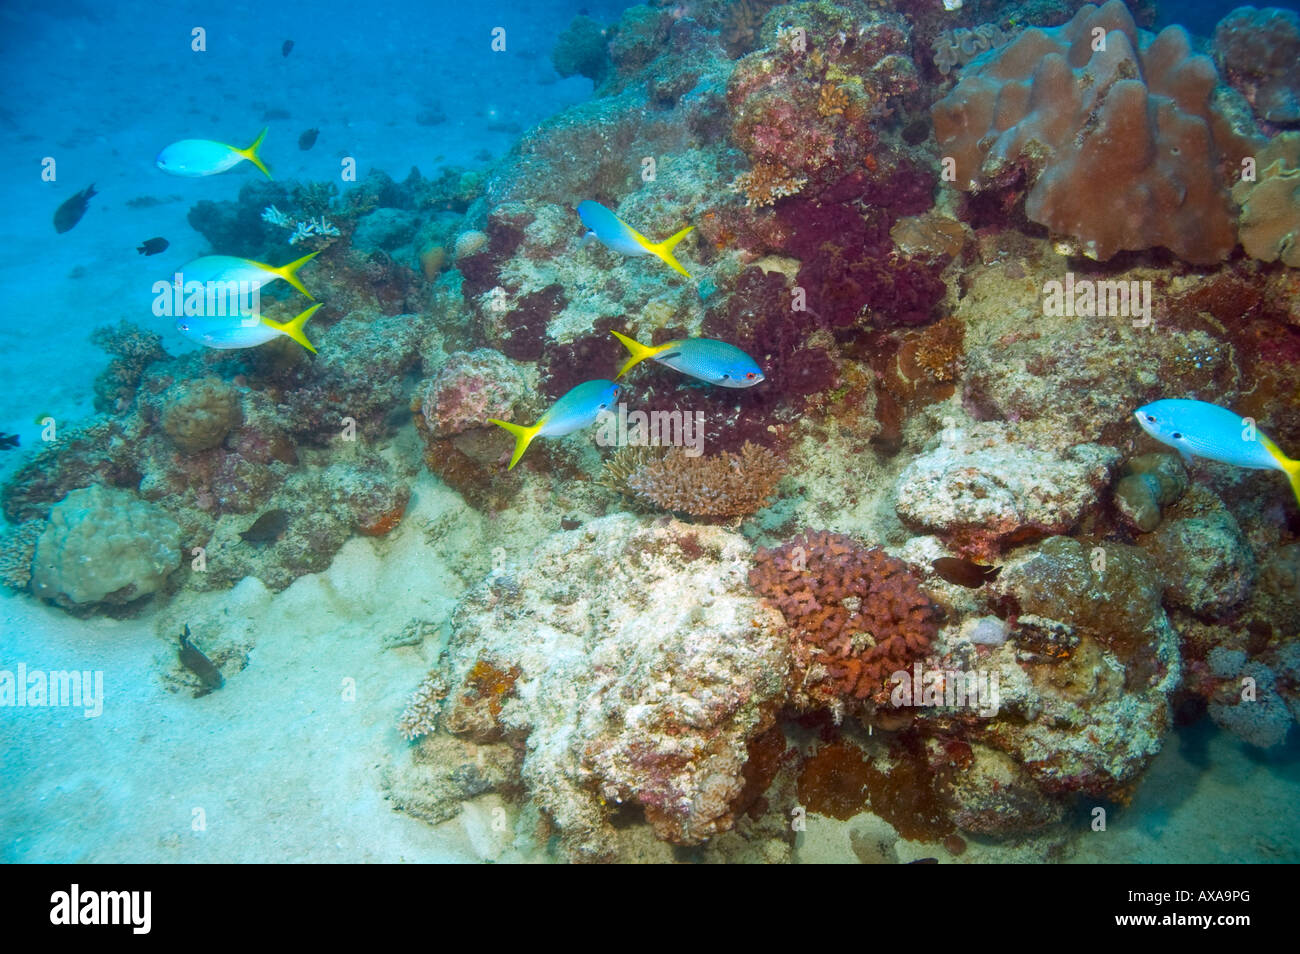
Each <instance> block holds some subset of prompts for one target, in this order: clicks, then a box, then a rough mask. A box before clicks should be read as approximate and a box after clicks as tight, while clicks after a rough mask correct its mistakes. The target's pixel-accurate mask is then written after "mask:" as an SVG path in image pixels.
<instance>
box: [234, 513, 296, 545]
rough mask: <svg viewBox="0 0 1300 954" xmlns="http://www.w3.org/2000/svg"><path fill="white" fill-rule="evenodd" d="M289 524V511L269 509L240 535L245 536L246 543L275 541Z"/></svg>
mask: <svg viewBox="0 0 1300 954" xmlns="http://www.w3.org/2000/svg"><path fill="white" fill-rule="evenodd" d="M288 526H289V511H287V510H268V511H267V512H266V513H264V514H262V515H261V516H260V517H258V518H257V519H256V520H254V521H253V525H252V526H251V527H249V528H248V529H247V530H244V531H243V532H241V533H240V534H239V535H240V536H241V537H243V538H244V542H246V543H274V542H275V541H276V540H279V539H280V537H281V536H283V535H284V531H285V528H286V527H288Z"/></svg>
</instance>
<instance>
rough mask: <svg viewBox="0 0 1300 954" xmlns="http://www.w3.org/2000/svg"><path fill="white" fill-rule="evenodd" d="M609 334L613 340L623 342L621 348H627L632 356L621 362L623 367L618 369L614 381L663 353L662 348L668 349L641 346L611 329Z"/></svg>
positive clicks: (663, 346)
mask: <svg viewBox="0 0 1300 954" xmlns="http://www.w3.org/2000/svg"><path fill="white" fill-rule="evenodd" d="M610 334H611V335H613V336H614V337H615V338H617V339H618V340H619V341H621V342H623V347H625V348H627V350H628V351H630V352H631V353H632V356H631V357H630V358H628V359H627V360H626V361H624V362H623V367H621V368H619V369H618V374H616V375H614V380H615V381H617V380H618V379H619V378H621V377H622V376H623V375H625V374H627V373H628V372H629V371H631V370H632V369H633V368H635V367H636V366H637V365H638V364H640V363H641V362H642V361H644V360H645V359H646V358H653V357H654V356H655V355H657V354H658V353H659V352H660V351H663V350H664V348H666V347H668V346H667V345H660V346H659V347H657V348H651V347H647V346H646V345H643V344H642V343H641V342H639V341H633V340H632V339H631V338H629V337H628V336H627V335H620V334H619V333H618V332H617V331H614V330H612V329H611V330H610Z"/></svg>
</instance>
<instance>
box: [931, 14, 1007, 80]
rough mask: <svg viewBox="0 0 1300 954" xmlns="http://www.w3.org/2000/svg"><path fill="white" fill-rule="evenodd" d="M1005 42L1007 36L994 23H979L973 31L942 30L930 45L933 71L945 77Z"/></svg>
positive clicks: (961, 28) (959, 28)
mask: <svg viewBox="0 0 1300 954" xmlns="http://www.w3.org/2000/svg"><path fill="white" fill-rule="evenodd" d="M1006 42H1007V35H1006V34H1005V33H1004V32H1003V31H1002V28H1001V27H999V26H998V25H997V24H996V23H981V24H980V25H979V26H977V27H974V28H973V29H967V28H966V27H954V28H953V29H951V30H944V31H943V32H942V33H940V34H939V35H938V36H936V37H935V38H934V42H933V43H932V44H931V49H932V50H933V51H934V66H935V69H937V70H938V71H939V72H940V73H943V74H944V75H947V74H948V73H951V72H952V71H953V69H955V68H956V67H959V66H965V65H966V64H967V63H969V62H970V61H971V60H973V59H975V58H976V57H977V56H980V55H981V54H983V53H986V52H988V51H989V50H991V49H993V48H994V47H998V46H1002V45H1003V44H1004V43H1006Z"/></svg>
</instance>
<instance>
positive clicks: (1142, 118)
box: [932, 0, 1250, 264]
mask: <svg viewBox="0 0 1300 954" xmlns="http://www.w3.org/2000/svg"><path fill="white" fill-rule="evenodd" d="M1098 29H1100V30H1101V31H1102V32H1103V35H1104V36H1105V43H1104V44H1095V41H1094V32H1093V31H1094V30H1098ZM1098 45H1099V46H1100V47H1101V48H1100V49H1097V48H1096V47H1097V46H1098ZM1217 81H1218V73H1217V71H1216V70H1215V68H1214V63H1213V61H1212V60H1210V58H1209V57H1207V56H1202V55H1199V54H1195V53H1193V52H1192V47H1191V40H1190V37H1189V36H1188V34H1187V31H1186V30H1184V29H1183V28H1182V27H1178V26H1171V27H1167V28H1166V29H1164V30H1162V31H1161V32H1160V34H1159V35H1158V36H1156V37H1154V38H1152V37H1151V35H1150V34H1147V33H1145V32H1144V31H1139V30H1138V29H1137V26H1136V25H1135V24H1134V22H1133V18H1132V17H1131V16H1130V15H1129V12H1128V9H1127V8H1126V7H1125V6H1124V4H1123V3H1122V2H1120V0H1109V2H1107V3H1106V4H1105V6H1103V7H1100V8H1098V7H1095V6H1093V5H1092V4H1085V5H1084V6H1083V7H1082V8H1080V10H1079V12H1078V13H1076V14H1075V16H1074V18H1073V19H1072V20H1070V22H1069V23H1067V24H1065V25H1064V26H1060V27H1055V28H1052V29H1048V30H1042V29H1037V28H1030V29H1027V30H1025V31H1024V32H1023V33H1021V34H1020V35H1019V36H1018V37H1016V39H1014V40H1013V41H1012V42H1011V43H1009V44H1007V45H1006V46H1004V47H1002V49H1001V50H1000V51H998V52H997V53H996V54H994V55H992V56H989V57H986V58H984V59H982V60H980V61H979V62H977V63H974V64H972V65H971V66H969V67H968V68H967V69H966V70H965V72H964V73H963V75H962V79H961V82H959V83H958V84H957V86H956V87H955V88H954V89H953V91H952V92H951V93H950V94H948V96H946V97H945V98H944V99H942V100H940V101H939V102H938V103H936V104H935V106H934V107H933V109H932V115H933V118H934V128H935V135H936V137H937V138H938V140H939V144H940V147H941V149H942V150H943V154H944V155H945V156H946V157H950V158H952V159H954V160H955V161H956V181H957V184H958V185H959V187H960V188H962V189H964V190H967V191H972V190H974V191H982V190H985V189H990V188H997V187H999V186H1000V185H1002V184H1005V183H1007V182H1009V180H1010V179H1011V178H1013V177H1014V176H1016V175H1017V174H1018V173H1019V171H1020V170H1021V169H1024V170H1026V171H1027V173H1028V176H1029V179H1028V181H1029V184H1030V188H1029V192H1028V195H1027V197H1026V201H1025V212H1026V214H1027V215H1028V217H1029V219H1030V220H1031V221H1034V222H1037V223H1039V224H1040V225H1045V226H1047V227H1048V228H1049V229H1051V230H1052V231H1053V232H1055V233H1057V234H1059V235H1066V236H1070V237H1071V238H1074V239H1076V240H1078V241H1079V242H1080V243H1081V245H1082V249H1083V251H1084V252H1085V253H1086V254H1087V255H1088V256H1090V257H1092V258H1095V259H1098V260H1100V261H1104V260H1106V259H1108V258H1110V257H1111V256H1113V255H1115V254H1116V253H1117V252H1120V251H1124V250H1137V249H1147V248H1152V247H1154V246H1164V247H1165V248H1168V249H1169V250H1171V251H1172V252H1173V253H1174V254H1176V255H1178V256H1179V257H1180V258H1183V259H1185V260H1187V261H1189V262H1194V263H1197V264H1211V263H1214V262H1219V261H1222V260H1223V259H1225V258H1227V257H1228V255H1229V254H1230V253H1231V252H1232V249H1233V247H1234V245H1235V244H1236V229H1235V222H1234V215H1233V210H1232V207H1231V203H1230V202H1229V200H1228V195H1227V186H1228V184H1229V183H1228V180H1226V179H1225V176H1224V173H1223V172H1222V168H1223V166H1224V164H1225V163H1226V164H1230V165H1233V166H1235V165H1236V164H1237V163H1238V162H1239V160H1240V158H1241V156H1242V155H1244V154H1246V153H1247V152H1248V151H1249V149H1250V145H1249V143H1248V142H1247V141H1245V140H1244V139H1243V138H1242V137H1240V136H1239V135H1237V134H1236V133H1235V132H1234V131H1233V130H1232V128H1231V127H1230V126H1229V124H1228V122H1227V121H1226V120H1225V119H1224V118H1223V117H1222V116H1221V115H1219V114H1218V113H1217V112H1216V111H1215V109H1214V107H1213V106H1212V105H1211V101H1210V97H1211V93H1212V92H1213V90H1214V87H1215V84H1216V83H1217ZM1117 143H1118V144H1122V145H1119V146H1117V145H1116V144H1117Z"/></svg>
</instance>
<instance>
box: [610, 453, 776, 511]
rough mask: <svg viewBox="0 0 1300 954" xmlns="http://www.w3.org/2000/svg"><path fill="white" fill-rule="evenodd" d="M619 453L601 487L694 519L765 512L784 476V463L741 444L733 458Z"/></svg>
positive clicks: (680, 454)
mask: <svg viewBox="0 0 1300 954" xmlns="http://www.w3.org/2000/svg"><path fill="white" fill-rule="evenodd" d="M645 451H646V448H641V447H627V448H622V449H621V450H620V451H619V453H618V454H616V455H615V457H614V458H613V459H611V460H610V461H609V462H608V463H607V464H606V469H605V479H606V486H609V487H611V488H613V489H615V490H619V491H621V492H623V493H625V494H627V495H628V496H630V497H632V498H633V499H635V500H637V501H640V502H643V503H648V504H652V505H654V506H656V507H659V508H661V509H663V510H675V511H677V512H679V513H686V514H690V515H691V516H695V517H722V518H726V517H743V516H747V515H749V514H751V513H753V512H754V511H756V510H759V509H760V508H762V507H765V506H766V505H767V504H768V503H769V501H770V500H771V498H772V495H773V494H774V493H775V492H776V485H777V483H778V482H779V481H780V480H781V477H782V475H783V474H784V473H785V462H784V461H782V460H781V458H780V457H778V456H777V455H776V454H774V453H772V451H770V450H768V449H767V448H766V447H760V446H758V445H757V444H750V443H746V444H745V445H744V446H743V447H742V448H741V449H740V453H739V454H732V453H730V452H729V451H720V452H719V453H717V454H711V455H708V456H692V455H691V454H689V453H688V452H687V451H686V450H685V449H683V448H680V447H674V448H671V449H670V450H669V451H668V452H667V453H663V454H655V453H646V452H645Z"/></svg>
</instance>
